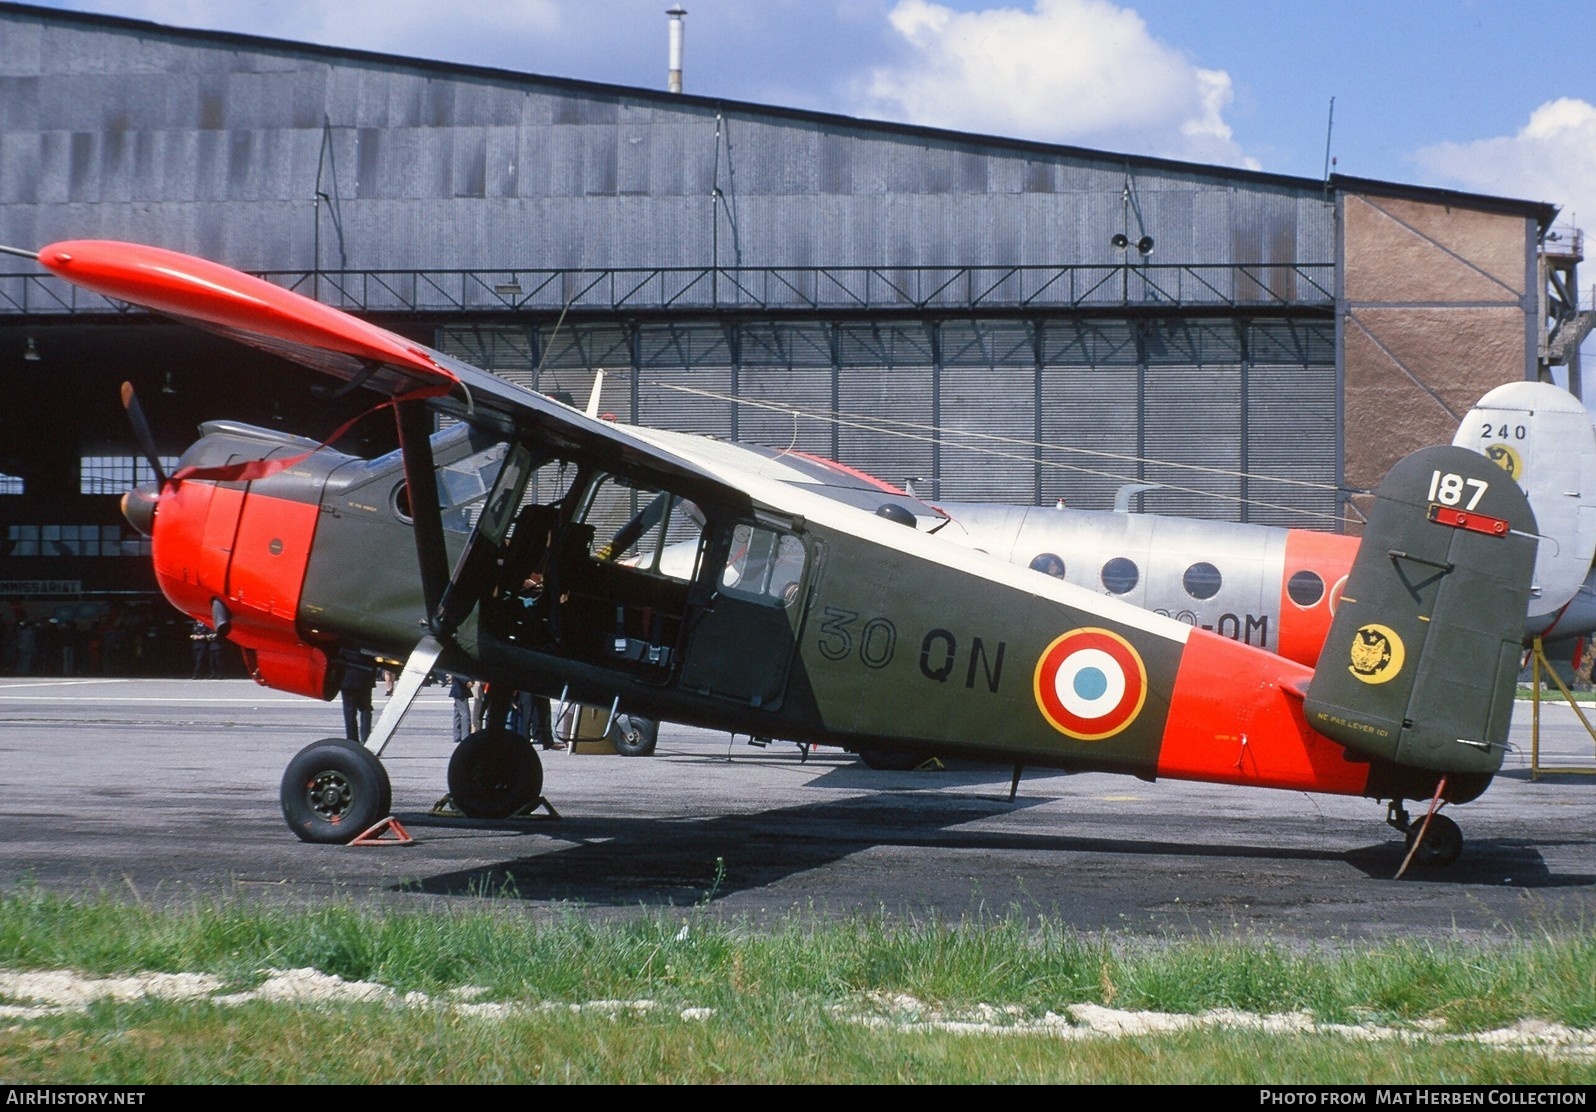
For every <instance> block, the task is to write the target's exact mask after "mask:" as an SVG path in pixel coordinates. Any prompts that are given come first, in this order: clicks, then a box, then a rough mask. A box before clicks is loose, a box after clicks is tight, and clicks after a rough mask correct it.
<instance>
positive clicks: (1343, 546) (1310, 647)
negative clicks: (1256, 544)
mask: <svg viewBox="0 0 1596 1112" xmlns="http://www.w3.org/2000/svg"><path fill="white" fill-rule="evenodd" d="M1357 555H1358V538H1357V537H1345V536H1341V535H1340V534H1338V533H1314V532H1310V531H1309V530H1306V529H1290V530H1287V532H1286V561H1285V567H1284V569H1283V571H1282V574H1281V576H1280V638H1279V642H1278V648H1279V652H1280V655H1281V656H1283V657H1285V658H1286V659H1287V660H1295V661H1296V662H1297V663H1298V664H1307V665H1309V666H1312V665H1313V664H1314V663H1316V662H1317V661H1318V659H1319V650H1320V649H1322V648H1324V639H1325V637H1327V636H1328V635H1329V633H1330V620H1331V618H1333V617H1334V616H1335V604H1336V602H1337V601H1338V600H1339V599H1340V597H1341V586H1342V584H1343V583H1344V581H1345V580H1346V577H1347V573H1348V572H1349V571H1351V570H1352V561H1353V560H1354V559H1356V558H1357ZM1298 572H1312V573H1313V574H1315V575H1317V576H1318V577H1319V580H1320V583H1321V584H1322V587H1323V589H1322V590H1321V592H1320V594H1319V597H1318V598H1317V599H1316V600H1314V601H1313V602H1311V603H1309V604H1308V605H1306V606H1303V605H1299V604H1298V603H1296V602H1295V601H1293V600H1292V598H1291V594H1290V590H1289V587H1290V584H1291V577H1292V576H1293V575H1296V574H1297V573H1298Z"/></svg>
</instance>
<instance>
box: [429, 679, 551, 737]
mask: <svg viewBox="0 0 1596 1112" xmlns="http://www.w3.org/2000/svg"><path fill="white" fill-rule="evenodd" d="M488 686H489V685H488V684H486V683H477V682H475V681H473V680H468V679H466V678H465V677H464V676H455V675H451V676H450V677H449V698H450V699H452V700H453V701H454V740H455V741H456V742H461V741H464V740H465V739H466V738H467V737H468V736H469V735H471V734H474V733H476V732H477V731H478V730H480V729H482V728H483V725H484V722H483V719H484V718H485V717H486V715H487V709H488V702H489V700H488V694H489V692H488ZM505 727H506V728H507V729H508V730H509V731H510V732H511V733H513V734H518V735H520V736H521V737H524V738H526V739H527V740H528V741H531V742H533V743H535V744H537V745H539V746H541V747H542V748H544V749H564V748H565V743H564V742H563V741H559V740H557V739H556V738H555V736H554V721H553V715H552V713H551V711H550V708H549V701H548V699H546V698H544V697H543V696H541V695H533V694H532V693H531V692H530V691H517V692H515V693H514V694H513V695H512V696H511V697H510V711H509V715H508V717H507V719H506V721H505Z"/></svg>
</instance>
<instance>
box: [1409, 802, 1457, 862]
mask: <svg viewBox="0 0 1596 1112" xmlns="http://www.w3.org/2000/svg"><path fill="white" fill-rule="evenodd" d="M1423 828H1424V824H1423V823H1422V822H1416V823H1414V824H1413V825H1412V826H1411V827H1410V828H1409V829H1408V849H1410V850H1411V849H1412V848H1413V843H1414V842H1416V841H1418V838H1419V831H1420V830H1422V829H1423ZM1462 852H1463V831H1461V830H1459V829H1458V825H1457V823H1455V822H1453V821H1452V820H1451V819H1449V818H1447V817H1446V816H1445V815H1431V816H1430V828H1429V829H1428V830H1425V831H1424V841H1423V842H1421V843H1420V844H1419V851H1418V852H1417V853H1415V854H1414V855H1413V862H1414V864H1416V865H1423V866H1425V867H1426V868H1442V867H1443V866H1446V865H1450V864H1452V862H1454V861H1456V860H1457V858H1458V854H1460V853H1462Z"/></svg>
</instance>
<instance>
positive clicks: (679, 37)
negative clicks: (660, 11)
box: [665, 4, 687, 93]
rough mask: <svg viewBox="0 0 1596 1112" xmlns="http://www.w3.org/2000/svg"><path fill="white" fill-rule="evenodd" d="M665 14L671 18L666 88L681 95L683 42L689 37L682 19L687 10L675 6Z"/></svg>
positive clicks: (678, 5)
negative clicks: (669, 61)
mask: <svg viewBox="0 0 1596 1112" xmlns="http://www.w3.org/2000/svg"><path fill="white" fill-rule="evenodd" d="M665 14H666V15H668V16H670V17H671V68H670V74H669V76H667V77H666V79H665V87H666V89H668V90H669V91H670V92H673V93H679V92H681V91H682V41H683V39H684V38H685V37H686V35H687V25H686V24H684V23H683V22H682V17H683V16H685V15H686V14H687V9H686V8H684V7H682V6H681V5H680V4H675V5H673V6H672V7H670V8H669V9H667V10H666V12H665Z"/></svg>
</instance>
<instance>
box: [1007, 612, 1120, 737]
mask: <svg viewBox="0 0 1596 1112" xmlns="http://www.w3.org/2000/svg"><path fill="white" fill-rule="evenodd" d="M1033 689H1034V691H1035V694H1036V705H1037V707H1038V708H1039V709H1040V710H1041V712H1042V717H1043V718H1046V719H1047V720H1048V722H1049V723H1050V724H1051V725H1052V726H1053V728H1054V729H1055V730H1058V731H1059V732H1060V733H1063V734H1068V735H1069V736H1070V737H1073V738H1078V739H1079V740H1081V741H1101V740H1102V739H1103V738H1106V737H1112V736H1114V735H1115V734H1117V733H1119V732H1120V731H1121V730H1123V729H1124V728H1125V727H1127V726H1129V725H1130V724H1131V723H1132V722H1134V721H1136V716H1137V715H1138V714H1140V713H1141V709H1142V704H1143V703H1145V702H1146V701H1147V668H1146V666H1145V665H1144V664H1143V663H1142V658H1141V657H1140V656H1138V655H1137V653H1136V650H1135V649H1133V648H1131V644H1130V642H1129V641H1127V640H1125V638H1123V637H1121V636H1120V635H1119V634H1117V633H1110V632H1109V631H1108V630H1106V629H1090V628H1088V629H1075V630H1071V631H1070V632H1069V633H1066V634H1064V635H1063V636H1062V637H1059V638H1058V639H1057V640H1055V641H1054V642H1053V643H1052V644H1051V645H1049V646H1048V647H1047V650H1046V651H1045V652H1044V653H1042V657H1041V659H1040V660H1038V661H1037V662H1036V678H1035V681H1034V685H1033Z"/></svg>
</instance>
